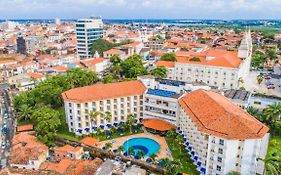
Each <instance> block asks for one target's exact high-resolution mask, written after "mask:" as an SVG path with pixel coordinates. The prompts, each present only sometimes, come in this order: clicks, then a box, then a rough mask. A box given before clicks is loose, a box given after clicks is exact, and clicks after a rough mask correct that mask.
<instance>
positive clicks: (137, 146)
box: [123, 137, 160, 157]
mask: <svg viewBox="0 0 281 175" xmlns="http://www.w3.org/2000/svg"><path fill="white" fill-rule="evenodd" d="M130 147H133V148H134V152H135V153H137V152H138V151H140V150H142V151H143V152H144V154H145V155H144V157H147V156H149V155H151V154H153V153H155V154H156V153H157V152H158V151H159V149H160V145H159V143H157V142H156V141H155V140H153V139H149V138H145V137H138V138H133V139H129V140H127V141H126V142H124V144H123V149H124V151H125V152H128V149H129V148H130Z"/></svg>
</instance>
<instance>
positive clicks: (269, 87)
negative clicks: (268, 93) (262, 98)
mask: <svg viewBox="0 0 281 175" xmlns="http://www.w3.org/2000/svg"><path fill="white" fill-rule="evenodd" d="M267 89H275V86H274V85H269V86H267Z"/></svg>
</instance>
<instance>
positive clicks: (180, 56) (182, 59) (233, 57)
mask: <svg viewBox="0 0 281 175" xmlns="http://www.w3.org/2000/svg"><path fill="white" fill-rule="evenodd" d="M176 55H177V62H179V63H189V64H203V65H209V66H219V67H231V68H238V67H239V66H240V64H241V63H242V60H241V59H240V58H238V55H237V52H235V51H226V50H215V49H210V50H208V51H206V52H203V53H197V52H192V51H189V52H183V51H178V52H176ZM193 57H199V58H200V62H196V61H190V58H193ZM211 57H212V58H211ZM208 58H211V59H210V60H207V59H208Z"/></svg>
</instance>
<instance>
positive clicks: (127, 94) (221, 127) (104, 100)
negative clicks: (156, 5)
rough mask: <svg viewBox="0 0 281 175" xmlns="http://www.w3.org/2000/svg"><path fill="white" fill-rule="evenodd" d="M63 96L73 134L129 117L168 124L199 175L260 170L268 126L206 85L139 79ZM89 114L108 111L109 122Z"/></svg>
mask: <svg viewBox="0 0 281 175" xmlns="http://www.w3.org/2000/svg"><path fill="white" fill-rule="evenodd" d="M62 96H63V99H64V104H65V113H66V118H67V119H66V120H67V123H68V126H69V131H70V132H73V133H75V134H78V135H80V134H88V133H89V132H93V131H94V130H96V129H97V128H98V127H99V128H101V129H106V128H108V127H110V126H112V125H116V124H118V123H120V122H125V121H126V116H128V115H129V114H133V115H135V116H136V117H137V118H139V119H145V120H144V122H147V121H149V119H151V120H150V121H149V122H150V124H151V122H152V121H155V122H157V124H156V123H155V124H153V125H159V124H161V123H162V124H166V123H167V122H169V123H170V124H171V125H172V126H174V127H177V132H178V133H179V134H181V135H182V136H183V138H184V141H185V143H184V144H185V146H186V149H187V150H188V151H189V153H190V155H191V157H192V158H193V160H194V163H195V164H196V165H197V168H198V170H199V171H200V172H201V173H202V174H208V175H209V174H210V175H213V174H218V175H224V174H228V173H229V172H231V171H237V172H239V173H241V174H242V175H246V174H256V173H259V174H262V172H263V169H264V164H263V162H262V161H260V160H259V159H258V158H261V159H263V158H265V155H266V151H267V145H268V139H269V134H268V133H267V132H268V130H269V128H268V127H267V126H265V125H264V124H262V123H261V122H259V121H258V120H257V119H255V118H254V117H252V116H251V115H249V114H248V113H247V112H245V111H244V110H243V109H242V108H240V107H239V106H238V105H236V104H235V103H233V102H231V101H230V100H229V99H227V98H226V97H224V96H223V95H221V94H219V93H216V92H213V91H211V90H210V88H209V87H208V86H204V84H198V83H197V84H190V83H185V82H183V81H175V80H162V79H154V78H153V77H151V76H142V77H138V80H135V81H129V82H118V83H110V84H96V85H92V86H86V87H82V88H76V89H72V90H69V91H66V92H64V93H63V94H62ZM91 111H101V112H102V113H106V112H110V113H111V119H110V121H106V120H105V119H104V118H103V117H102V116H98V118H97V120H93V119H92V118H91V117H90V115H89V113H90V112H91ZM159 121H160V122H159ZM161 121H163V122H161ZM152 129H153V128H152Z"/></svg>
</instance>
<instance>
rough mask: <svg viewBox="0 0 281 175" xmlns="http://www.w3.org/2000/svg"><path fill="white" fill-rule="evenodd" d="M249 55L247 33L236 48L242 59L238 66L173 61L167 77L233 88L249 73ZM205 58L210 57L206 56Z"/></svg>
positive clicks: (249, 44) (250, 50)
mask: <svg viewBox="0 0 281 175" xmlns="http://www.w3.org/2000/svg"><path fill="white" fill-rule="evenodd" d="M251 56H252V40H251V34H250V33H247V34H246V35H245V37H244V39H243V40H242V42H241V46H240V47H239V50H238V57H239V58H240V59H241V60H242V62H241V64H240V65H239V67H224V66H214V65H205V64H190V63H186V62H175V66H174V67H169V68H168V78H169V79H173V80H180V81H187V82H204V83H206V84H208V85H210V86H215V87H219V88H222V89H235V88H238V86H239V79H244V78H245V77H246V76H247V74H248V73H249V70H250V62H251ZM206 59H207V60H208V59H210V60H211V59H212V58H211V57H209V56H207V57H206Z"/></svg>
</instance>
